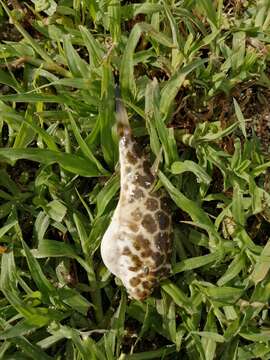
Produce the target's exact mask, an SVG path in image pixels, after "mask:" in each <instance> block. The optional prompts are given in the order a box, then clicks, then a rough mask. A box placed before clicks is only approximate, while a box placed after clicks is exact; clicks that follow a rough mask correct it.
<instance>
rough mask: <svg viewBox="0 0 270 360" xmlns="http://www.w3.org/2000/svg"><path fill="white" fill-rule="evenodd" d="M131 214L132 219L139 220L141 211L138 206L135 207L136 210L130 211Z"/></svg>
mask: <svg viewBox="0 0 270 360" xmlns="http://www.w3.org/2000/svg"><path fill="white" fill-rule="evenodd" d="M131 216H132V217H133V219H134V220H135V221H139V220H141V218H142V212H141V210H140V209H139V208H137V209H136V210H134V211H133V212H132V213H131Z"/></svg>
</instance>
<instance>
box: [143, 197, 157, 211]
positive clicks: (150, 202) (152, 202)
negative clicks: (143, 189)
mask: <svg viewBox="0 0 270 360" xmlns="http://www.w3.org/2000/svg"><path fill="white" fill-rule="evenodd" d="M145 206H146V209H147V210H150V211H155V210H157V209H158V201H157V199H154V198H148V199H147V200H146V202H145Z"/></svg>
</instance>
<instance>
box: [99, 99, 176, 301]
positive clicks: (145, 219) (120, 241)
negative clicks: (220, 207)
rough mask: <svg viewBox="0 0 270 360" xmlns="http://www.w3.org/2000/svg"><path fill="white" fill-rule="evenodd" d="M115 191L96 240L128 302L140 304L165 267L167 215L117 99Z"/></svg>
mask: <svg viewBox="0 0 270 360" xmlns="http://www.w3.org/2000/svg"><path fill="white" fill-rule="evenodd" d="M116 115H117V123H118V134H119V136H120V141H119V160H120V175H121V190H120V198H119V202H118V205H117V207H116V209H115V212H114V215H113V217H112V220H111V223H110V225H109V227H108V229H107V231H106V232H105V234H104V236H103V239H102V241H101V256H102V259H103V262H104V264H105V266H106V267H107V268H108V270H109V271H110V272H111V273H113V274H114V275H115V276H117V277H118V278H119V279H120V280H121V281H122V283H123V285H124V286H125V288H126V289H127V292H128V294H129V296H130V297H131V298H134V299H137V300H144V299H146V298H147V297H148V296H149V295H151V293H152V291H153V289H154V288H155V287H156V286H157V285H158V284H159V280H160V279H161V278H164V277H166V276H167V275H168V274H169V272H170V269H171V266H170V255H171V213H170V209H169V206H168V201H167V198H166V195H165V194H164V193H163V192H162V191H156V192H153V185H154V182H155V175H154V173H153V171H152V169H151V166H150V163H149V161H148V159H147V157H146V155H145V154H143V152H142V151H141V149H140V146H139V145H138V143H137V142H136V140H135V139H134V137H133V135H132V131H131V128H130V125H129V121H128V115H127V112H126V109H125V108H124V106H123V104H122V102H121V101H120V100H117V106H116Z"/></svg>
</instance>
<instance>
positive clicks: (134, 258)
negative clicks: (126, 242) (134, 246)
mask: <svg viewBox="0 0 270 360" xmlns="http://www.w3.org/2000/svg"><path fill="white" fill-rule="evenodd" d="M131 259H132V261H133V263H134V265H135V266H137V267H140V266H142V262H141V260H140V258H139V256H138V255H132V256H131Z"/></svg>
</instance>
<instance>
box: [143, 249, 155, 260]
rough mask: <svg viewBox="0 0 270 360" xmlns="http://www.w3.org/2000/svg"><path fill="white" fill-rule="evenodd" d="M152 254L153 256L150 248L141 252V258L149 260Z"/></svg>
mask: <svg viewBox="0 0 270 360" xmlns="http://www.w3.org/2000/svg"><path fill="white" fill-rule="evenodd" d="M152 254H153V251H152V250H151V249H150V248H149V249H145V250H144V251H142V252H141V256H142V257H143V258H149V257H150V256H151V255H152Z"/></svg>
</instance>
